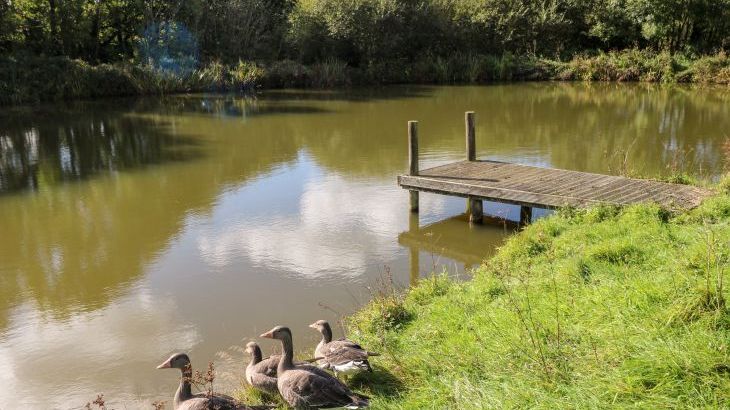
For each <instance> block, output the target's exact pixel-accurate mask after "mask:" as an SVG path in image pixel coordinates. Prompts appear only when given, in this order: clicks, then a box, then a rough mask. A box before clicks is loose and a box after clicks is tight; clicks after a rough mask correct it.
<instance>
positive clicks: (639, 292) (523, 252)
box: [349, 179, 730, 409]
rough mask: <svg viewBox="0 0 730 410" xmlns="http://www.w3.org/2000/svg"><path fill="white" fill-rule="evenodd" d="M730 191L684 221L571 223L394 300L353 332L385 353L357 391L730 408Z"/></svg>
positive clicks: (458, 400)
mask: <svg viewBox="0 0 730 410" xmlns="http://www.w3.org/2000/svg"><path fill="white" fill-rule="evenodd" d="M723 186H724V188H722V189H723V190H724V193H723V194H721V195H719V196H717V197H714V198H712V199H709V200H707V201H706V203H704V204H703V205H702V206H701V207H699V208H698V209H695V210H693V211H691V212H689V213H687V214H682V215H672V214H669V213H667V212H666V211H663V210H661V209H659V208H657V207H654V206H651V205H640V206H632V207H628V208H624V209H618V208H612V207H598V208H594V209H591V210H587V211H575V210H567V211H563V212H560V213H559V214H557V215H555V216H552V217H549V218H546V219H543V220H540V221H538V222H536V223H535V224H534V225H532V226H530V227H529V228H527V229H526V230H525V231H524V232H522V233H520V234H518V235H516V236H514V237H512V238H511V239H510V240H509V241H508V242H507V243H506V244H505V245H504V246H503V247H502V248H501V249H500V251H499V252H498V254H497V255H496V257H494V258H493V259H492V260H490V261H488V262H487V263H486V264H485V265H484V266H482V267H481V268H480V269H478V271H477V272H476V273H475V277H474V279H473V280H472V281H469V282H465V283H457V282H453V281H451V280H449V279H446V278H444V277H435V278H433V279H429V280H423V281H422V283H421V284H420V285H419V286H417V287H416V288H414V289H412V290H411V291H410V292H409V293H408V294H407V295H405V296H400V295H396V294H383V295H381V296H380V297H379V298H377V299H376V300H374V301H373V302H372V303H371V304H370V305H368V306H367V307H365V308H364V309H363V310H362V311H360V312H359V313H358V314H356V315H355V316H354V317H352V318H350V320H349V328H350V334H349V336H350V337H351V338H353V339H355V340H358V341H361V342H362V343H363V344H364V345H365V346H368V348H369V349H371V350H378V351H381V352H382V353H383V356H381V357H379V358H376V359H375V360H374V362H375V363H376V364H377V366H378V371H377V372H376V373H375V374H374V375H372V376H368V375H365V376H362V377H361V378H359V379H356V380H355V381H354V384H355V386H358V387H360V388H361V389H362V391H363V392H365V393H369V394H372V395H373V397H374V402H373V404H374V408H393V409H417V408H458V409H477V408H478V409H481V408H609V407H611V408H615V407H619V408H621V407H638V408H687V407H694V408H727V407H728V406H730V351H728V348H729V346H728V340H729V337H730V311H729V310H728V307H727V305H726V301H727V298H728V296H729V295H728V290H727V287H726V285H725V283H724V280H725V276H726V275H727V274H728V273H730V195H729V194H730V189H729V188H730V179H726V180H725V184H724V185H723ZM385 369H387V370H385ZM368 377H369V379H370V380H367V378H368Z"/></svg>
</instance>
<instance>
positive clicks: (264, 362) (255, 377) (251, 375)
mask: <svg viewBox="0 0 730 410" xmlns="http://www.w3.org/2000/svg"><path fill="white" fill-rule="evenodd" d="M246 352H247V353H248V354H250V355H251V361H250V362H249V363H248V366H246V381H247V382H248V384H250V385H251V386H253V387H255V388H257V389H259V390H261V391H264V392H266V393H271V394H277V393H278V392H279V390H278V389H277V387H276V368H277V367H278V366H279V359H281V356H278V355H274V356H269V357H267V358H266V359H262V358H261V348H260V347H259V345H258V343H256V342H249V343H248V344H247V345H246Z"/></svg>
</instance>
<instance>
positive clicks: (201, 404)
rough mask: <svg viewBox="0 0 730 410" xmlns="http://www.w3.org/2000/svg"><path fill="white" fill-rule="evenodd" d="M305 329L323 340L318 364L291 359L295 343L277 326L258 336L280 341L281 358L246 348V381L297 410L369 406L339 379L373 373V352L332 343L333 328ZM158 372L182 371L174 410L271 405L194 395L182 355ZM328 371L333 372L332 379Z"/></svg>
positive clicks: (246, 408)
mask: <svg viewBox="0 0 730 410" xmlns="http://www.w3.org/2000/svg"><path fill="white" fill-rule="evenodd" d="M309 327H311V328H313V329H316V330H318V331H319V332H320V333H321V334H322V340H321V341H320V342H319V344H318V345H317V348H316V349H315V351H314V361H316V362H317V364H318V365H319V366H315V365H313V364H309V363H300V362H295V361H294V343H293V341H292V333H291V330H289V328H288V327H284V326H276V327H275V328H273V329H271V330H269V331H268V332H266V333H264V334H262V335H261V337H264V338H268V339H277V340H279V341H280V342H281V346H282V352H283V353H282V355H275V356H270V357H267V358H266V359H264V358H262V354H261V348H260V347H259V345H258V344H257V343H255V342H250V343H248V344H247V345H246V352H247V353H248V354H250V355H251V361H250V362H249V364H248V366H247V367H246V382H247V383H248V384H250V385H251V386H253V387H254V388H256V389H258V390H261V391H263V392H266V393H271V394H280V395H281V397H283V398H284V400H285V401H286V402H287V403H288V404H289V405H290V406H291V407H293V408H295V409H322V408H334V407H345V408H348V409H356V408H363V407H367V406H368V397H366V396H363V395H360V394H358V393H354V392H353V391H351V390H350V388H349V387H347V385H346V384H344V383H343V382H341V381H340V380H339V379H338V376H339V375H340V374H342V375H345V376H346V375H348V374H352V373H356V372H360V371H369V372H372V368H371V367H370V362H369V361H368V357H370V356H377V355H378V354H377V353H372V352H368V351H367V350H365V349H363V348H362V347H361V346H360V345H358V344H357V343H355V342H352V341H350V340H347V339H339V340H332V328H331V327H330V325H329V323H327V321H325V320H319V321H317V322H314V323H312V324H311V325H309ZM157 368H158V369H170V368H172V369H179V370H180V371H181V372H182V377H181V379H180V385H179V387H178V388H177V392H175V397H174V398H173V409H174V410H204V409H205V410H209V409H217V410H256V409H265V408H270V407H269V406H249V405H246V404H242V403H239V402H238V401H236V400H235V399H234V398H232V397H230V396H226V395H224V394H220V393H213V394H205V393H199V394H193V393H192V389H191V387H192V386H191V383H190V380H191V378H192V372H193V371H192V367H191V365H190V358H189V357H188V355H186V354H185V353H176V354H174V355H172V356H170V358H169V359H167V360H166V361H165V362H164V363H162V364H161V365H159V366H157ZM327 370H331V371H332V372H333V373H334V376H333V375H332V374H330V373H329V372H328V371H327Z"/></svg>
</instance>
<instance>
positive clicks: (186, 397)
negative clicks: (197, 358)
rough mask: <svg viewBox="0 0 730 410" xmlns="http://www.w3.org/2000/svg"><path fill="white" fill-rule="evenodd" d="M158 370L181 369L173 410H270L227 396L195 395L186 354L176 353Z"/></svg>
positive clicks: (191, 370)
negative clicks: (250, 405)
mask: <svg viewBox="0 0 730 410" xmlns="http://www.w3.org/2000/svg"><path fill="white" fill-rule="evenodd" d="M157 368H158V369H180V371H181V372H182V377H181V378H180V386H179V387H178V388H177V392H175V397H174V398H173V400H172V408H173V410H209V409H219V410H256V409H268V408H270V407H268V406H255V407H249V406H246V405H245V404H241V403H238V402H237V401H236V400H235V399H234V398H233V397H231V396H226V395H225V394H220V393H213V395H212V396H211V397H208V395H206V394H204V393H198V394H193V393H192V391H191V386H190V378H191V377H192V376H193V369H192V367H191V366H190V358H189V357H188V355H186V354H185V353H176V354H174V355H172V356H170V358H169V359H167V360H166V361H165V362H164V363H162V364H161V365H159V366H157Z"/></svg>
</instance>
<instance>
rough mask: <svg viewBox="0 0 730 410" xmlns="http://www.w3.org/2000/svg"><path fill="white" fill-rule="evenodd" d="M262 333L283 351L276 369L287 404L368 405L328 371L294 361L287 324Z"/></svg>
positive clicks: (301, 406) (313, 406)
mask: <svg viewBox="0 0 730 410" xmlns="http://www.w3.org/2000/svg"><path fill="white" fill-rule="evenodd" d="M261 337H266V338H269V339H277V340H279V341H281V345H282V350H283V351H284V354H283V355H282V356H281V360H280V361H279V365H278V367H277V369H276V371H277V375H278V378H277V388H278V389H279V393H280V394H281V396H282V397H283V398H284V400H286V402H287V403H289V405H290V406H292V407H294V408H295V409H321V408H333V407H346V408H350V409H355V408H362V407H367V405H368V399H367V397H365V396H361V395H358V394H356V393H353V392H352V391H351V390H350V389H349V388H348V387H347V386H345V385H344V384H342V382H340V381H339V380H337V379H336V378H334V377H332V376H331V375H329V374H328V373H327V372H325V371H322V370H321V369H317V368H316V367H313V366H295V365H294V346H293V342H292V335H291V331H290V330H289V328H288V327H284V326H277V327H275V328H273V329H271V330H269V331H268V332H266V333H264V334H262V335H261Z"/></svg>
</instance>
